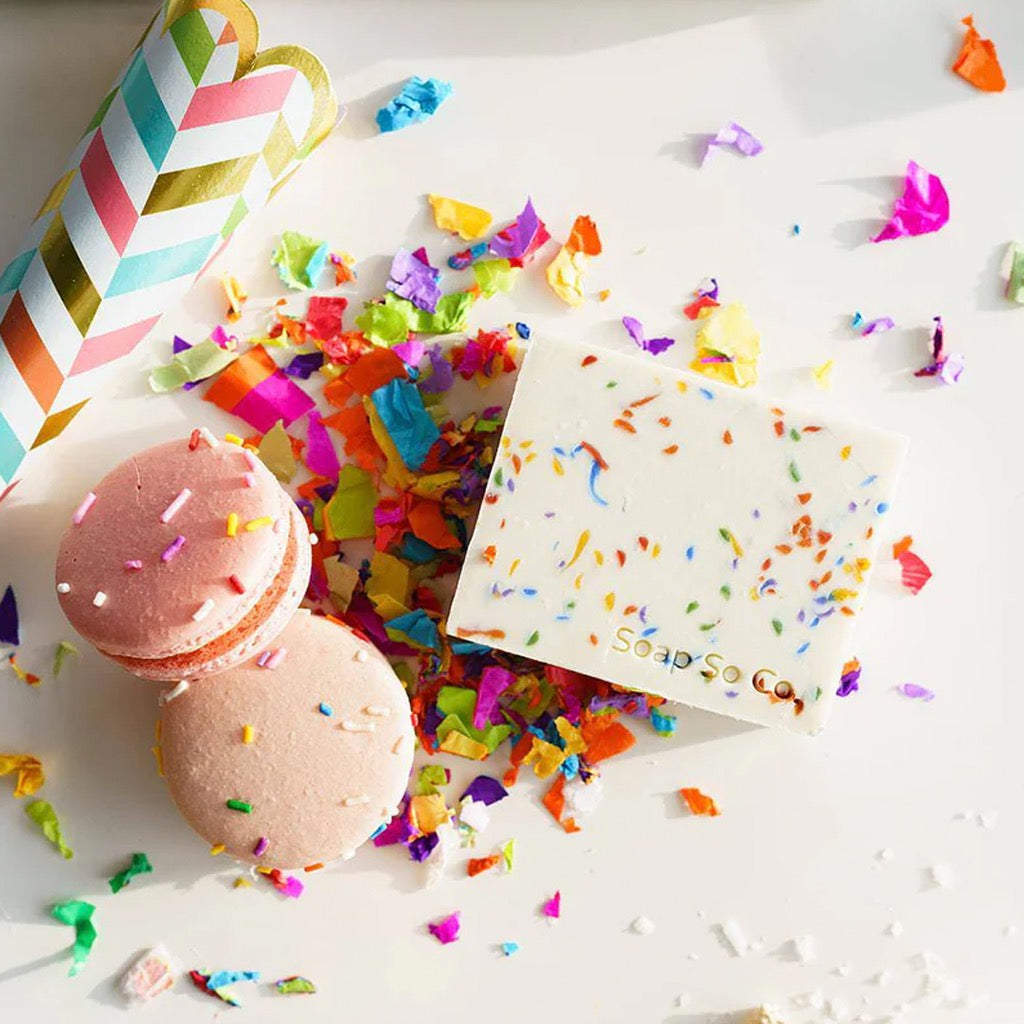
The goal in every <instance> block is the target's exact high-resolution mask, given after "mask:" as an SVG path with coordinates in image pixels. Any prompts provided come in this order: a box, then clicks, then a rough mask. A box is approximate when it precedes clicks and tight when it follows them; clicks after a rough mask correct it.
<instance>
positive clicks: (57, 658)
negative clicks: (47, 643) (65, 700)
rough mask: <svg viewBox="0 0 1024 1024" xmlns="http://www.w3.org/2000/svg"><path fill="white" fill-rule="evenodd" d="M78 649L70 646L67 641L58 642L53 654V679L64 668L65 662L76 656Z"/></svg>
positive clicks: (72, 645)
mask: <svg viewBox="0 0 1024 1024" xmlns="http://www.w3.org/2000/svg"><path fill="white" fill-rule="evenodd" d="M77 654H78V648H77V647H76V646H75V645H74V644H70V643H68V642H67V640H58V641H57V646H56V648H55V649H54V652H53V678H54V679H56V678H57V677H58V676H59V675H60V673H61V669H63V668H64V664H65V662H66V661H67V660H68V658H70V657H71V656H72V655H75V656H77Z"/></svg>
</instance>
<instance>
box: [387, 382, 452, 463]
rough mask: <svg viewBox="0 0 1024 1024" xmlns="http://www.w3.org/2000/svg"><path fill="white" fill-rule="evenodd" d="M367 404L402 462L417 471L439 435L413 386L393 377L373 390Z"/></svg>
mask: <svg viewBox="0 0 1024 1024" xmlns="http://www.w3.org/2000/svg"><path fill="white" fill-rule="evenodd" d="M370 401H371V402H373V405H374V408H375V409H376V411H377V415H378V416H379V417H380V420H381V422H382V423H383V425H384V429H385V430H386V431H387V433H388V436H389V437H390V438H391V441H392V443H393V444H394V446H395V448H396V449H397V450H398V454H399V456H400V457H401V459H402V461H403V462H404V463H405V465H406V466H407V467H408V468H409V469H413V470H416V469H419V468H420V467H421V466H422V465H423V463H424V461H425V460H426V458H427V455H428V453H429V452H430V449H431V446H432V445H433V444H434V442H435V441H436V440H437V439H438V438H439V437H440V433H439V431H438V429H437V425H436V424H435V423H434V421H433V419H432V418H431V416H430V413H428V412H427V410H426V409H425V408H424V405H423V397H422V395H420V393H419V391H418V390H417V389H416V386H415V385H414V384H413V383H412V381H408V380H401V379H399V378H396V379H394V380H392V381H389V382H388V383H387V384H385V385H384V386H383V387H382V388H378V389H377V390H376V391H374V392H373V394H372V395H371V396H370Z"/></svg>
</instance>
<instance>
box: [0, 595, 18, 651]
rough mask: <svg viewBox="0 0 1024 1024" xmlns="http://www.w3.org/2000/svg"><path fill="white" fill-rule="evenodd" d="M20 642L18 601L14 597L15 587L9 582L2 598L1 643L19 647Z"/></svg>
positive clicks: (0, 600) (0, 607) (0, 612)
mask: <svg viewBox="0 0 1024 1024" xmlns="http://www.w3.org/2000/svg"><path fill="white" fill-rule="evenodd" d="M20 643H21V634H20V632H19V629H18V602H17V600H16V599H15V597H14V587H12V586H11V585H10V584H8V585H7V589H6V590H5V591H4V596H3V597H2V598H0V644H11V645H13V646H14V647H17V646H18V644H20Z"/></svg>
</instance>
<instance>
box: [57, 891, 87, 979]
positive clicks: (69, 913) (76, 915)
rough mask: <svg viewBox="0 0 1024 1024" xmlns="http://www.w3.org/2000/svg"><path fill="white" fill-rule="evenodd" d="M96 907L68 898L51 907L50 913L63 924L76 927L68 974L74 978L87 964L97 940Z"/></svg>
mask: <svg viewBox="0 0 1024 1024" xmlns="http://www.w3.org/2000/svg"><path fill="white" fill-rule="evenodd" d="M95 912H96V908H95V907H94V906H93V904H91V903H86V901H85V900H66V901H65V902H63V903H55V904H54V905H53V907H51V908H50V913H51V914H52V915H53V916H54V917H55V918H56V919H57V920H58V921H60V923H61V924H66V925H69V926H70V927H72V928H74V929H75V941H74V944H73V945H72V947H71V955H72V962H71V970H70V971H68V976H69V977H71V978H73V977H75V975H77V974H78V973H79V972H80V971H81V970H82V968H83V967H84V966H85V962H86V960H88V959H89V953H90V952H91V951H92V947H93V944H94V943H95V942H96V926H95V925H94V924H93V923H92V915H93V914H94V913H95Z"/></svg>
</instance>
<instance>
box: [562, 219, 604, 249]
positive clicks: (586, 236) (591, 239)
mask: <svg viewBox="0 0 1024 1024" xmlns="http://www.w3.org/2000/svg"><path fill="white" fill-rule="evenodd" d="M565 247H566V249H568V250H569V252H570V253H576V252H582V253H583V254H584V255H586V256H600V255H601V239H600V237H599V236H598V233H597V225H596V224H595V223H594V222H593V221H592V220H591V219H590V218H589V217H585V216H583V214H580V216H579V217H577V218H576V220H575V222H574V223H573V226H572V231H571V232H570V233H569V240H568V241H567V242H566V243H565Z"/></svg>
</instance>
